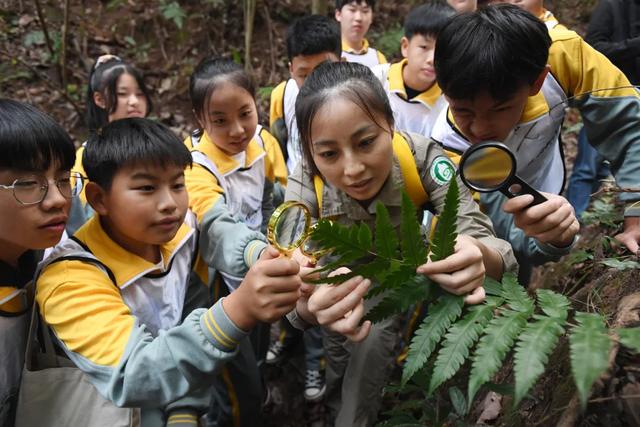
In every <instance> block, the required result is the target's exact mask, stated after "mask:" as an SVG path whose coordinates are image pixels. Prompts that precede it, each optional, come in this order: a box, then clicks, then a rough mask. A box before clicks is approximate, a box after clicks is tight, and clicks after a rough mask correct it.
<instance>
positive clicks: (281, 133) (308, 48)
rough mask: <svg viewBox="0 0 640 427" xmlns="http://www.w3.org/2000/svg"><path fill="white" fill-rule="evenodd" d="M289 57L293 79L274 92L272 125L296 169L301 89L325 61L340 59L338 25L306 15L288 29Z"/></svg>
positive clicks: (284, 152)
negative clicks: (310, 75) (298, 103)
mask: <svg viewBox="0 0 640 427" xmlns="http://www.w3.org/2000/svg"><path fill="white" fill-rule="evenodd" d="M286 40H287V56H288V58H289V72H290V73H291V78H290V79H289V80H286V81H283V82H281V83H280V84H278V86H276V87H275V88H274V89H273V92H271V107H270V114H269V125H270V127H271V133H272V134H273V135H274V136H275V137H276V139H278V141H279V142H280V146H281V147H282V153H283V154H284V157H285V159H286V161H287V169H288V170H289V172H292V171H293V170H294V169H295V167H296V165H297V164H298V162H300V160H301V158H302V148H301V147H300V138H299V136H298V126H297V124H296V114H295V105H296V97H297V96H298V91H299V90H300V87H301V86H302V84H303V83H304V80H305V79H306V78H307V76H308V75H309V74H311V72H312V71H313V69H314V68H315V67H316V66H317V65H318V64H321V63H322V62H324V61H334V62H335V61H339V60H340V54H341V52H342V47H341V42H340V29H339V27H338V25H337V24H336V23H335V22H334V21H332V20H331V19H329V18H327V17H326V16H320V15H309V16H303V17H302V18H298V19H296V20H295V21H294V22H293V23H292V24H291V25H290V26H289V28H287V39H286Z"/></svg>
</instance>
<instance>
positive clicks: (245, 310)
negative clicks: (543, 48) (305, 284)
mask: <svg viewBox="0 0 640 427" xmlns="http://www.w3.org/2000/svg"><path fill="white" fill-rule="evenodd" d="M299 271H300V266H299V265H298V263H297V262H296V261H294V260H292V259H290V258H287V257H281V256H280V252H278V250H277V249H275V248H274V247H272V246H268V247H267V248H266V249H265V250H264V251H262V254H261V255H260V259H258V262H256V263H255V264H254V265H253V266H252V267H251V269H250V270H249V272H248V273H247V275H246V276H245V278H244V280H243V281H242V283H241V284H240V287H238V289H236V290H235V291H234V292H232V293H231V294H230V295H229V296H228V297H226V298H225V299H224V301H223V307H224V311H225V312H226V313H227V315H228V316H229V317H230V318H231V320H232V321H233V322H234V323H235V324H236V326H238V327H239V328H240V329H244V330H249V329H251V328H252V327H253V326H254V325H255V324H256V323H257V322H259V321H260V322H268V323H271V322H275V321H276V320H278V319H280V318H281V317H282V316H284V315H285V314H287V313H288V312H290V311H291V310H292V309H293V308H294V307H295V305H296V301H297V300H298V297H299V295H300V285H301V283H302V281H301V280H300V276H299V275H298V273H299Z"/></svg>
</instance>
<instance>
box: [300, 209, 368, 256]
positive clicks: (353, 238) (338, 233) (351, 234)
mask: <svg viewBox="0 0 640 427" xmlns="http://www.w3.org/2000/svg"><path fill="white" fill-rule="evenodd" d="M358 232H359V228H358V227H355V228H352V227H345V226H344V225H341V224H338V223H337V222H333V221H329V220H325V219H321V220H320V221H318V223H317V225H316V227H315V228H314V230H313V232H312V235H311V238H312V239H313V240H314V241H315V242H316V243H317V244H318V246H319V247H321V248H330V249H331V250H332V253H333V254H335V255H337V257H338V258H339V259H338V260H336V261H335V262H332V263H331V264H335V265H346V264H350V263H351V262H353V261H355V260H358V259H360V258H364V257H367V256H369V255H370V249H371V247H370V246H369V247H363V246H362V245H361V244H360V241H359V240H358Z"/></svg>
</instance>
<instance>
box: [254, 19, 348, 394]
mask: <svg viewBox="0 0 640 427" xmlns="http://www.w3.org/2000/svg"><path fill="white" fill-rule="evenodd" d="M341 51H342V48H341V41H340V29H339V27H338V25H337V24H336V22H335V21H333V20H331V19H329V18H327V17H325V16H320V15H310V16H305V17H302V18H299V19H297V20H296V21H294V22H293V23H292V24H291V25H290V26H289V28H288V29H287V55H288V57H289V71H290V72H291V78H290V79H289V80H287V81H284V82H282V83H280V84H279V85H278V86H276V87H275V89H274V90H273V92H272V93H271V108H270V117H269V123H270V126H271V133H272V134H273V135H274V136H275V137H276V138H277V139H278V141H279V142H280V146H281V147H282V152H283V154H284V156H285V159H286V161H287V169H288V170H289V173H291V172H293V171H294V169H295V168H296V166H298V163H300V161H301V160H302V147H301V145H300V135H299V132H298V125H297V122H296V113H295V106H296V98H297V96H298V92H299V90H300V87H301V86H302V84H303V83H304V81H305V79H306V78H307V76H308V75H309V74H311V72H312V71H313V70H314V68H315V67H316V66H318V65H319V64H321V63H323V62H325V61H332V62H338V61H340V53H341ZM280 329H281V333H280V336H279V338H278V340H277V341H276V342H274V343H273V344H272V345H271V346H270V348H269V350H268V351H267V356H266V362H267V363H269V364H274V363H277V362H279V361H280V360H282V358H283V357H284V356H285V354H286V352H287V351H289V350H290V349H291V348H292V347H293V346H294V343H295V341H297V340H298V339H299V338H300V335H301V332H300V331H299V330H297V329H295V328H292V327H291V325H290V324H289V323H288V322H287V321H284V320H283V321H282V322H280ZM303 340H304V347H305V353H306V373H305V391H304V396H305V398H306V399H307V400H309V401H317V400H319V399H321V398H322V396H323V395H324V392H325V389H326V387H325V381H324V376H323V375H322V372H321V369H320V368H321V366H320V365H321V359H322V357H323V355H324V349H323V347H322V331H321V330H320V328H318V327H314V328H311V329H308V330H306V331H304V334H303Z"/></svg>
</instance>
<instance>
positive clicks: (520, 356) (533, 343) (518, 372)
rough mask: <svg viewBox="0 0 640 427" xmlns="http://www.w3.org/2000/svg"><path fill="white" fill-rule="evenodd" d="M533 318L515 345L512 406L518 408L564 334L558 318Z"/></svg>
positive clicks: (562, 323)
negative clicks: (514, 384) (514, 379)
mask: <svg viewBox="0 0 640 427" xmlns="http://www.w3.org/2000/svg"><path fill="white" fill-rule="evenodd" d="M533 318H534V319H535V321H534V322H533V323H529V324H528V325H527V326H526V327H525V329H524V331H523V332H522V333H521V334H520V337H519V339H518V342H517V344H516V352H515V357H514V359H515V364H514V372H515V377H516V388H515V396H514V402H513V405H514V406H518V404H519V403H520V401H521V400H522V398H523V397H524V396H525V395H526V394H527V392H528V391H529V389H530V388H531V387H532V386H533V384H534V383H535V382H536V381H537V380H538V378H539V377H540V375H542V373H543V372H544V369H545V365H546V364H547V361H548V360H549V354H551V352H552V351H553V349H554V348H555V345H556V343H557V342H558V338H559V337H560V335H561V334H562V333H563V332H564V328H563V325H564V323H565V322H564V321H563V320H561V319H560V318H558V317H548V316H542V315H535V316H533Z"/></svg>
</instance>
